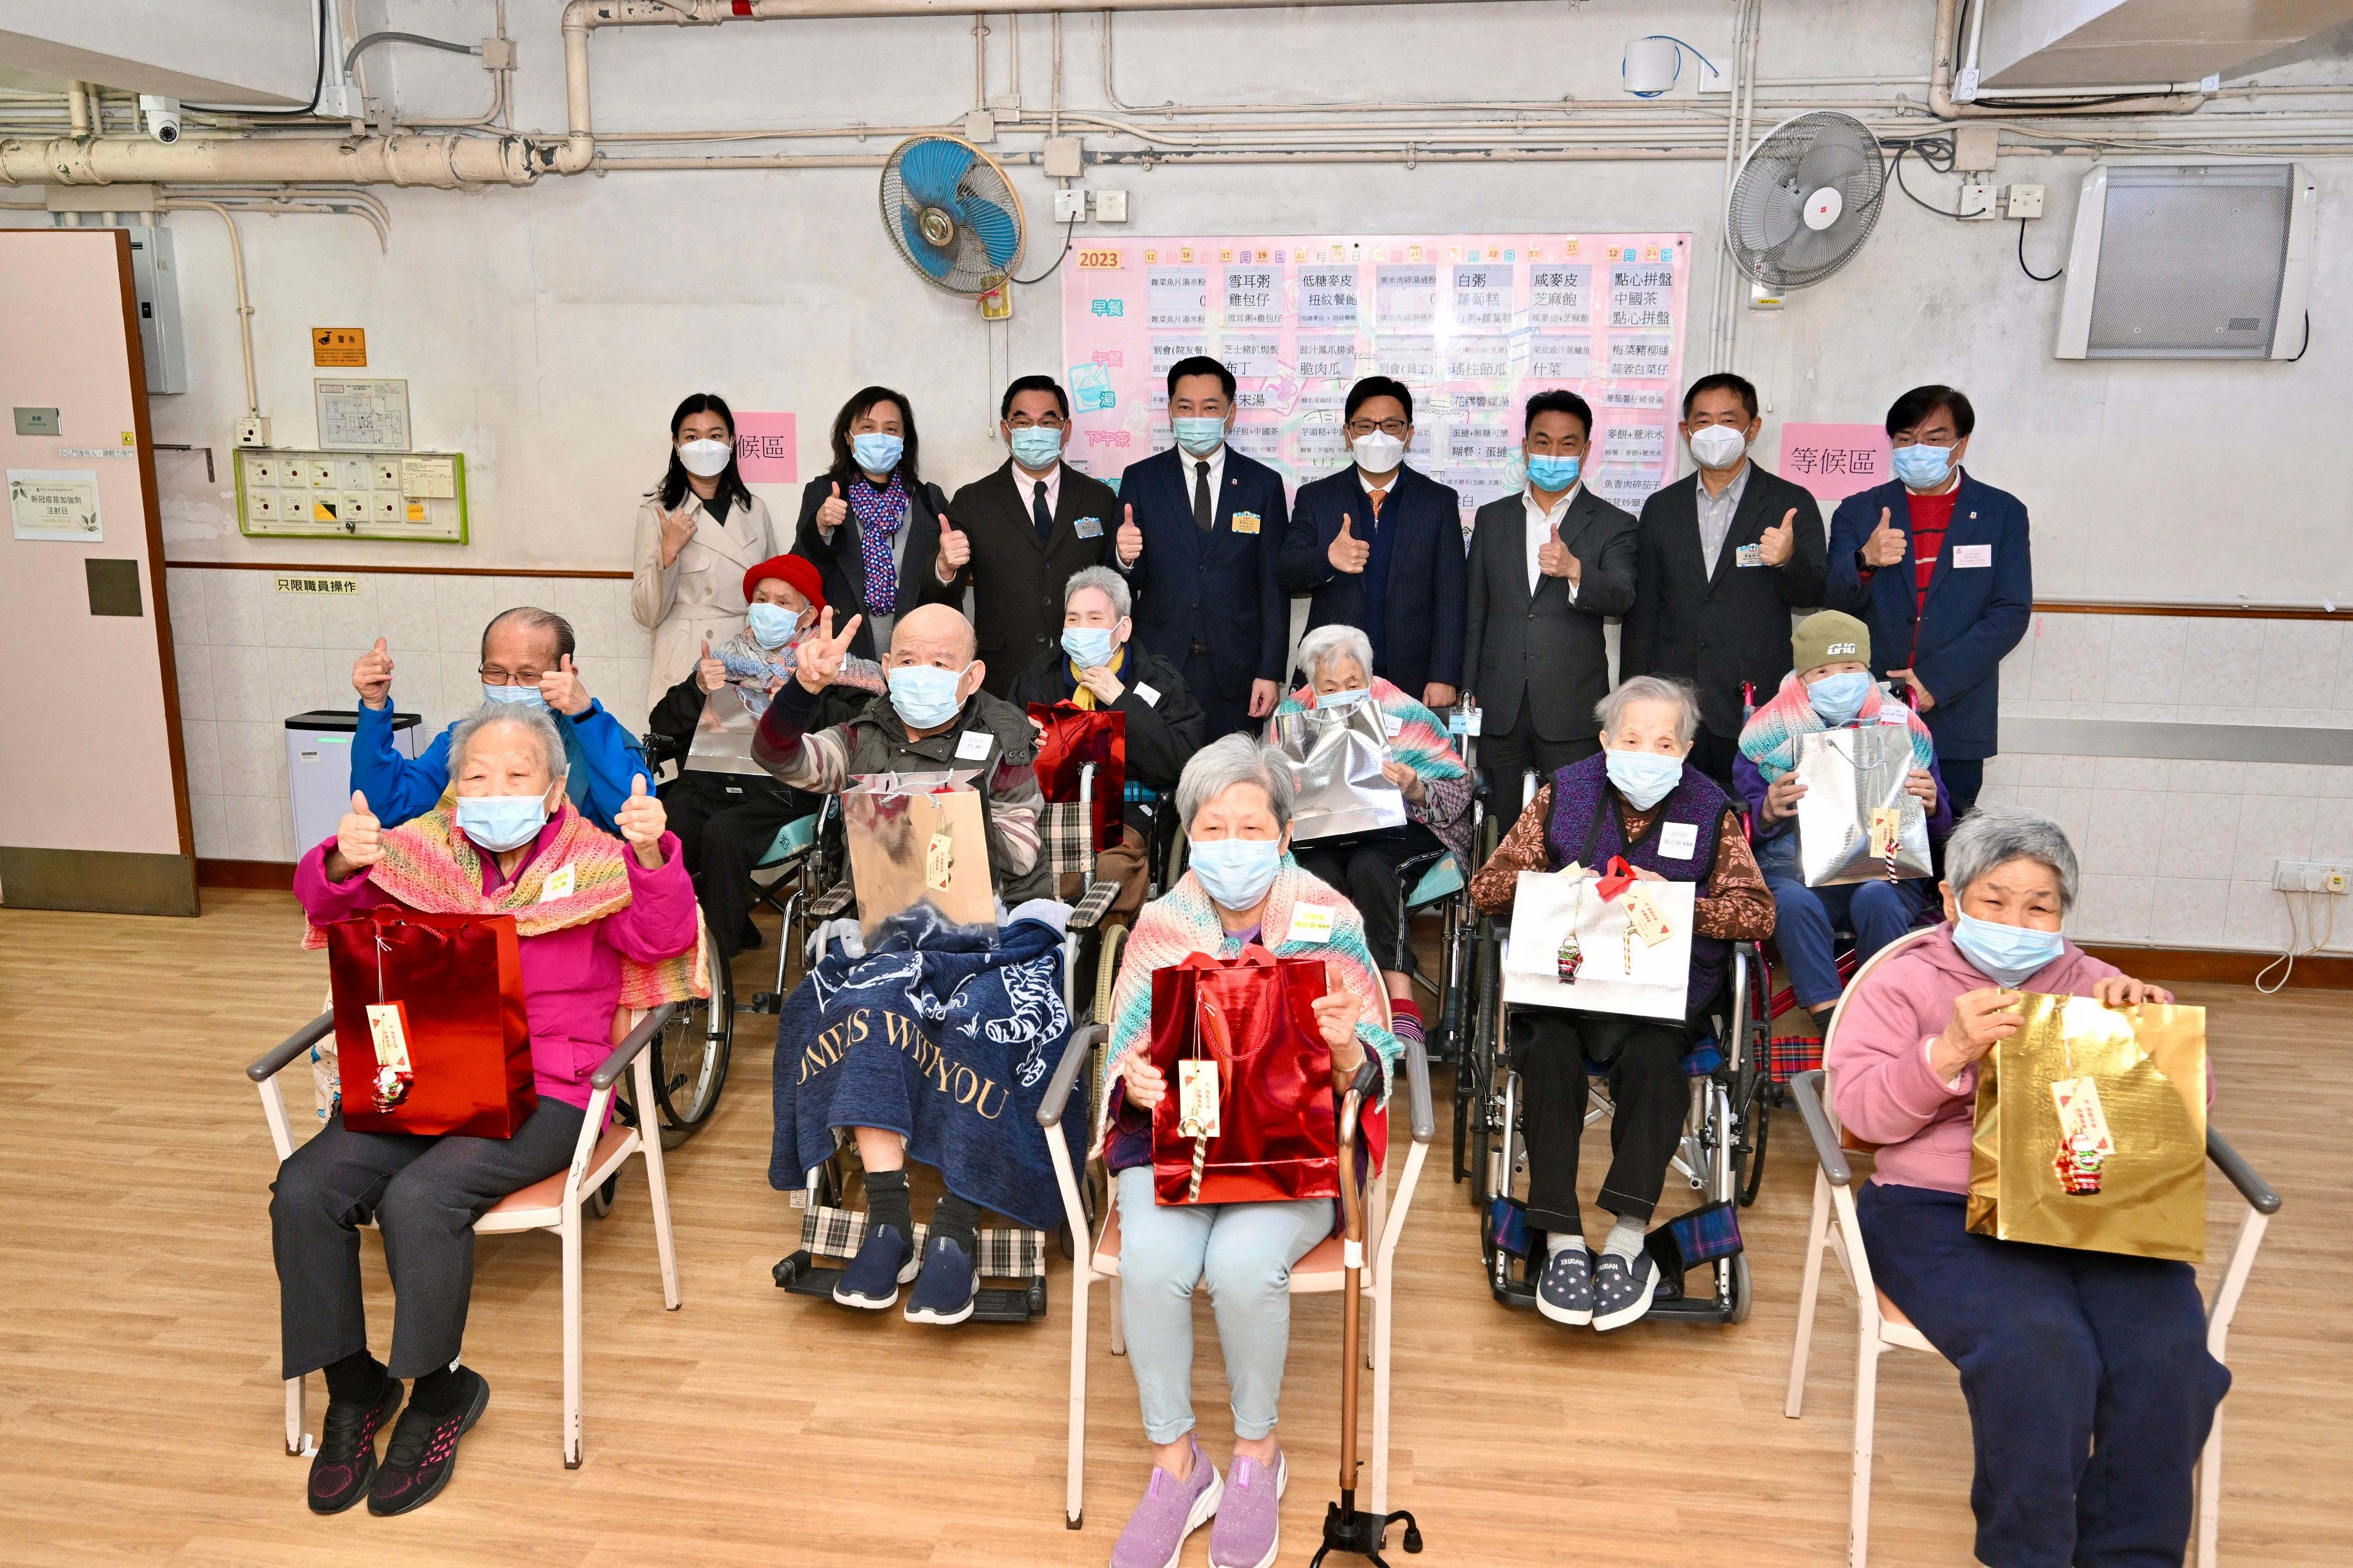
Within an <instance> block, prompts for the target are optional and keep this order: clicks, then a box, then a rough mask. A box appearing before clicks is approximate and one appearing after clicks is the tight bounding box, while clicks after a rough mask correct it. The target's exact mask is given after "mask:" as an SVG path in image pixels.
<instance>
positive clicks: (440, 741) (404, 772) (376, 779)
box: [352, 605, 653, 833]
mask: <svg viewBox="0 0 2353 1568" xmlns="http://www.w3.org/2000/svg"><path fill="white" fill-rule="evenodd" d="M572 652H573V637H572V623H571V622H569V621H567V620H565V618H564V617H563V616H559V615H557V614H555V613H554V611H553V610H540V609H533V608H532V607H530V606H529V605H524V606H522V607H520V608H517V609H512V610H502V611H501V612H500V613H499V614H498V615H496V616H492V617H491V624H490V625H489V626H485V627H483V628H482V665H481V668H480V671H479V672H478V673H479V674H480V678H481V682H482V697H483V700H486V701H491V702H527V703H533V704H536V705H538V706H540V707H543V708H545V709H546V710H548V712H549V714H550V716H552V717H553V718H554V720H555V728H556V732H557V733H559V734H561V735H562V736H563V737H564V761H565V781H564V791H565V794H566V795H570V796H571V797H572V804H573V805H575V806H578V807H579V808H580V815H581V816H585V817H586V818H587V819H588V820H589V821H591V822H593V823H595V824H596V826H599V827H601V828H603V829H604V830H605V831H606V832H607V833H617V832H619V831H620V829H619V828H617V826H615V825H614V823H615V819H616V818H617V816H619V814H620V810H621V807H622V806H623V805H627V804H628V799H629V784H630V781H631V780H632V779H634V778H636V777H638V775H640V774H642V775H644V777H645V778H646V780H647V782H648V783H649V784H650V783H651V782H652V780H653V774H652V773H651V771H650V770H649V769H648V768H647V766H646V753H645V752H644V750H643V748H641V747H640V746H639V745H638V742H636V741H635V740H633V739H631V738H630V735H629V732H628V731H627V730H624V729H623V728H622V727H621V724H620V721H618V720H617V719H615V718H614V717H613V716H612V715H611V714H610V713H607V712H606V711H605V705H604V704H603V703H601V702H599V701H597V700H596V699H595V698H593V697H591V696H589V695H588V691H587V689H586V687H584V686H583V685H581V683H580V672H579V671H578V670H576V669H575V668H573V665H572ZM352 686H353V689H355V690H357V691H358V692H359V694H360V710H359V723H358V726H357V727H356V728H355V729H354V730H353V734H352V787H353V789H355V790H357V791H359V792H360V793H361V794H362V795H365V796H367V801H368V807H369V809H370V810H372V811H373V812H375V816H376V819H377V820H378V821H380V822H382V823H383V824H384V825H385V826H386V827H392V826H396V825H398V824H400V823H403V822H406V821H407V820H408V819H409V818H410V817H412V816H419V815H421V814H422V813H424V812H427V811H430V810H431V809H432V808H433V805H434V803H435V802H437V801H438V800H439V799H440V798H441V792H442V791H443V790H446V789H448V787H449V730H444V731H441V733H440V734H439V735H438V736H436V737H435V738H434V741H433V743H432V744H431V745H430V746H427V748H426V749H425V753H424V755H422V756H420V757H417V758H415V759H414V760H412V759H410V758H407V757H404V756H402V755H401V754H400V752H398V751H396V749H395V748H394V746H393V743H392V652H391V649H390V648H389V647H386V646H385V639H384V638H382V637H378V638H376V639H375V647H372V648H370V649H369V650H368V651H367V652H365V653H364V654H362V655H360V658H359V662H358V663H357V664H355V665H353V667H352ZM456 727H457V726H456V725H454V724H452V725H451V726H450V727H449V728H450V729H455V728H456Z"/></svg>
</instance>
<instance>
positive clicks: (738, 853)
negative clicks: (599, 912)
mask: <svg viewBox="0 0 2353 1568" xmlns="http://www.w3.org/2000/svg"><path fill="white" fill-rule="evenodd" d="M744 605H745V615H744V629H743V630H742V631H741V632H738V633H737V634H736V635H735V636H734V637H730V638H729V639H727V640H726V641H725V642H724V643H722V644H721V645H719V646H718V647H712V646H711V644H709V643H708V642H705V643H704V644H703V645H702V648H701V650H700V656H699V657H698V658H697V659H696V661H695V664H694V668H692V669H691V670H690V671H689V672H688V673H687V676H686V679H683V680H681V681H680V682H679V683H678V684H677V685H675V686H673V687H671V688H670V690H669V691H668V692H667V693H665V694H664V695H663V697H662V699H661V700H660V701H659V702H658V703H656V704H655V705H654V710H653V712H652V714H651V715H650V716H649V718H648V720H647V725H648V727H649V729H651V730H652V731H653V732H654V733H655V734H657V735H659V736H662V737H664V738H666V739H667V740H669V741H670V742H671V744H672V746H673V748H674V749H675V750H677V751H681V752H684V753H685V755H684V757H683V758H682V760H681V763H680V772H679V775H678V777H676V778H674V779H672V780H670V782H669V783H668V784H664V785H662V787H661V797H662V804H663V805H665V806H667V807H668V808H669V811H670V828H671V831H673V832H675V833H676V834H677V835H678V837H679V842H680V845H681V847H682V849H683V852H684V855H685V858H686V866H687V869H688V870H690V871H691V872H692V873H693V874H694V885H695V890H696V893H697V894H698V896H699V897H700V898H701V899H702V914H703V919H704V921H705V922H706V923H707V924H708V925H709V926H710V928H711V935H712V940H713V941H714V942H717V943H718V944H719V947H720V949H721V950H722V952H723V953H724V954H725V956H727V957H729V958H733V956H734V955H735V953H736V952H738V951H740V950H742V949H744V948H756V947H758V946H759V945H760V933H759V931H757V930H756V929H755V928H754V926H753V924H752V921H751V919H750V917H749V914H748V912H747V911H748V910H749V908H750V902H749V900H750V889H751V870H752V868H753V867H754V865H756V864H757V863H758V862H759V860H760V858H761V857H762V856H763V855H764V854H765V852H766V850H767V847H768V846H769V845H770V844H771V843H772V842H774V841H775V839H776V829H778V828H779V827H782V826H784V825H785V824H786V823H787V822H790V821H792V820H793V819H795V818H796V817H800V816H808V815H809V814H811V813H812V812H814V811H816V810H817V802H816V801H815V800H814V799H812V798H810V797H809V796H807V795H804V794H802V793H801V792H800V791H798V790H795V789H789V788H786V786H785V785H784V784H780V783H778V782H777V781H776V779H774V778H772V777H771V776H769V774H768V773H767V772H766V771H765V769H763V768H762V767H761V766H760V765H759V764H758V763H754V762H753V761H752V760H751V740H752V731H753V730H754V728H755V727H756V726H757V725H758V723H759V719H760V715H761V713H763V712H764V711H765V710H766V709H767V706H768V699H769V697H770V695H771V694H773V693H774V692H775V691H776V689H777V688H778V687H780V686H782V685H783V684H784V683H785V682H786V681H787V680H790V679H792V676H793V670H794V669H795V668H796V667H797V648H798V646H799V643H800V640H801V638H802V637H805V636H807V634H808V632H809V631H810V630H811V628H813V627H814V626H816V625H817V620H818V612H819V611H821V610H822V609H824V608H825V586H824V583H823V579H822V578H821V577H820V576H819V575H818V569H817V567H816V565H815V564H814V563H811V562H809V561H808V560H807V559H806V558H804V557H802V556H799V555H778V556H775V557H772V558H771V559H769V560H766V561H763V562H761V563H759V564H758V565H756V566H754V567H753V568H752V569H751V570H750V571H748V572H745V573H744ZM834 689H835V690H836V691H839V692H840V693H841V694H842V696H841V698H840V700H844V701H848V700H855V701H858V702H860V703H862V702H864V701H865V700H866V699H867V697H868V696H869V695H871V694H873V693H877V692H880V691H881V690H882V689H884V682H883V679H882V667H881V666H880V665H878V664H876V663H874V662H873V661H872V660H871V659H862V658H850V659H845V660H844V661H843V664H842V670H841V674H840V675H839V677H838V678H837V680H836V685H835V688H834Z"/></svg>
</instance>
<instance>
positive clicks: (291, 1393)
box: [245, 1005, 680, 1470]
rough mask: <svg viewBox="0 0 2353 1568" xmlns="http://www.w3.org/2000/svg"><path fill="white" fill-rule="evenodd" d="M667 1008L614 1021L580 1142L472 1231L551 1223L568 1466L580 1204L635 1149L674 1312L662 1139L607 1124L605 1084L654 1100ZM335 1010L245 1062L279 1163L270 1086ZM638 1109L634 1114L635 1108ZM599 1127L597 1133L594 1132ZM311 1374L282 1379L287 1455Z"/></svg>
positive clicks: (280, 1130)
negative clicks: (557, 1267)
mask: <svg viewBox="0 0 2353 1568" xmlns="http://www.w3.org/2000/svg"><path fill="white" fill-rule="evenodd" d="M672 1011H673V1009H672V1008H671V1007H670V1006H669V1005H664V1006H660V1007H657V1008H655V1009H654V1010H653V1011H652V1012H650V1013H644V1014H637V1013H631V1012H628V1011H626V1010H625V1011H623V1012H622V1013H620V1014H619V1015H617V1016H616V1017H615V1019H614V1021H613V1032H614V1033H615V1034H616V1035H620V1036H622V1039H621V1041H620V1043H619V1044H618V1045H616V1046H615V1047H613V1049H612V1051H611V1052H610V1053H609V1054H608V1055H607V1057H606V1058H605V1059H604V1060H603V1061H602V1062H600V1063H598V1064H597V1067H596V1072H595V1073H594V1074H593V1075H592V1076H591V1077H590V1079H589V1080H588V1086H589V1095H588V1114H587V1117H586V1120H585V1121H582V1123H581V1124H580V1142H579V1143H578V1144H577V1145H576V1146H575V1148H574V1149H573V1151H572V1163H571V1165H570V1166H569V1167H567V1168H566V1169H565V1170H562V1171H559V1172H557V1173H554V1175H551V1176H545V1177H543V1178H541V1179H540V1180H539V1181H536V1182H533V1183H532V1184H531V1185H529V1186H527V1187H523V1188H521V1189H519V1190H518V1191H515V1192H512V1193H509V1194H507V1195H506V1196H505V1197H503V1198H501V1199H500V1200H499V1202H498V1203H497V1204H496V1205H493V1206H492V1207H491V1209H490V1210H489V1211H488V1212H487V1213H485V1214H484V1215H482V1216H481V1217H480V1219H478V1220H476V1221H475V1222H474V1234H475V1235H477V1236H497V1235H502V1234H505V1233H507V1232H511V1231H520V1230H552V1231H554V1233H555V1234H556V1236H557V1237H558V1238H559V1239H560V1241H561V1242H562V1244H563V1247H564V1468H565V1469H567V1470H576V1469H578V1468H580V1459H581V1430H580V1429H581V1415H580V1361H581V1342H580V1341H581V1334H580V1244H581V1237H582V1233H583V1229H584V1226H582V1223H581V1220H582V1214H581V1210H582V1208H583V1206H584V1205H589V1206H593V1205H594V1201H595V1198H596V1191H597V1189H598V1188H599V1187H601V1186H603V1185H604V1184H605V1183H606V1182H607V1181H608V1180H609V1179H611V1178H612V1177H613V1176H614V1175H615V1174H617V1173H618V1172H619V1170H620V1168H621V1166H622V1165H623V1163H626V1162H627V1161H628V1158H629V1156H630V1155H632V1154H639V1155H643V1156H644V1159H645V1166H646V1185H647V1187H648V1188H649V1191H650V1194H651V1196H652V1198H653V1215H654V1250H655V1252H656V1253H657V1254H658V1255H659V1258H660V1259H661V1282H662V1305H663V1306H664V1307H665V1308H667V1309H668V1310H670V1311H673V1312H675V1311H677V1310H678V1309H679V1304H680V1297H679V1290H678V1255H677V1249H676V1247H674V1246H673V1244H672V1241H671V1237H670V1185H669V1183H668V1182H667V1180H666V1179H665V1178H664V1176H663V1174H662V1151H661V1140H660V1139H659V1137H653V1138H649V1137H644V1136H642V1135H641V1134H640V1133H639V1131H638V1129H637V1128H636V1127H633V1126H630V1125H628V1123H626V1122H623V1121H618V1120H615V1121H613V1123H612V1124H611V1125H610V1126H607V1125H606V1112H607V1110H608V1109H609V1108H610V1106H611V1104H612V1100H613V1087H614V1085H616V1084H617V1083H619V1082H620V1080H621V1075H622V1074H623V1073H625V1072H628V1073H632V1074H633V1075H634V1076H633V1079H632V1082H633V1083H634V1085H635V1088H636V1095H637V1103H638V1106H639V1107H641V1108H643V1107H649V1106H651V1105H652V1104H653V1103H654V1080H653V1062H652V1058H651V1056H650V1054H649V1052H648V1051H647V1049H646V1047H647V1046H648V1044H649V1043H650V1042H651V1041H652V1040H653V1038H654V1037H655V1036H656V1035H658V1034H659V1033H660V1032H661V1028H662V1026H663V1025H664V1024H666V1023H667V1022H669V1020H670V1014H671V1012H672ZM334 1028H335V1016H334V1015H333V1014H332V1013H322V1014H321V1015H319V1016H317V1017H315V1018H313V1019H311V1021H310V1022H309V1023H307V1024H305V1025H303V1026H302V1027H301V1028H300V1029H297V1030H296V1031H295V1032H294V1033H292V1034H291V1035H289V1036H287V1037H286V1038H285V1039H283V1040H281V1041H280V1042H279V1044H278V1045H277V1046H276V1047H273V1048H272V1049H271V1050H270V1051H269V1052H268V1053H267V1054H266V1055H264V1056H263V1057H262V1058H260V1059H259V1060H258V1061H256V1062H255V1063H253V1065H252V1066H250V1067H248V1068H246V1069H245V1076H246V1077H247V1078H248V1079H252V1080H253V1082H254V1084H255V1086H256V1087H257V1088H258V1089H259V1090H260V1093H261V1113H262V1115H263V1116H265V1117H267V1118H268V1119H269V1141H270V1142H271V1143H272V1144H273V1145H275V1146H276V1148H277V1150H278V1158H279V1161H280V1163H284V1162H285V1160H286V1159H287V1157H288V1156H289V1155H290V1154H292V1153H293V1152H294V1131H293V1128H292V1126H291V1124H290V1122H289V1121H287V1117H286V1097H285V1096H284V1095H283V1094H282V1093H280V1090H279V1088H278V1074H279V1072H280V1069H281V1068H284V1067H285V1066H286V1065H287V1064H288V1063H290V1062H291V1061H292V1060H294V1058H297V1057H299V1056H301V1054H302V1053H303V1052H305V1051H307V1050H309V1049H311V1047H313V1046H315V1045H316V1044H318V1043H319V1041H321V1040H322V1039H324V1038H326V1037H328V1036H330V1035H332V1034H333V1033H334ZM642 1114H643V1112H642V1110H641V1111H640V1115H642ZM599 1129H601V1130H602V1131H599ZM308 1381H309V1380H308V1379H307V1378H301V1377H290V1378H288V1379H287V1380H286V1452H287V1454H288V1456H289V1457H290V1458H302V1457H304V1456H306V1455H309V1454H311V1453H315V1452H316V1451H317V1449H316V1447H315V1445H314V1444H313V1443H312V1442H311V1435H310V1434H309V1433H307V1432H305V1431H304V1430H303V1429H302V1402H303V1393H304V1385H305V1384H306V1383H307V1382H308Z"/></svg>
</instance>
